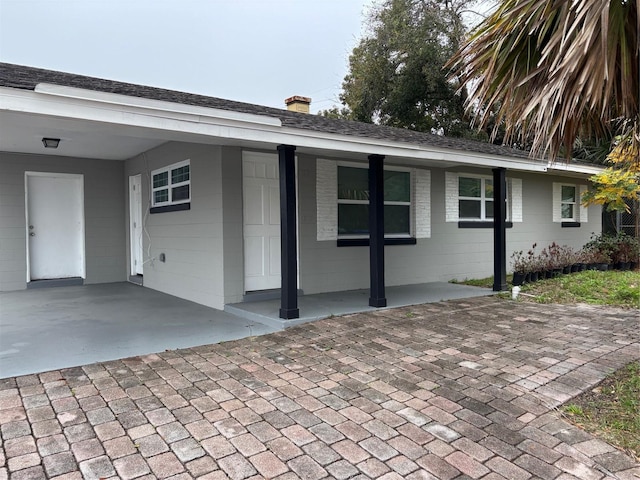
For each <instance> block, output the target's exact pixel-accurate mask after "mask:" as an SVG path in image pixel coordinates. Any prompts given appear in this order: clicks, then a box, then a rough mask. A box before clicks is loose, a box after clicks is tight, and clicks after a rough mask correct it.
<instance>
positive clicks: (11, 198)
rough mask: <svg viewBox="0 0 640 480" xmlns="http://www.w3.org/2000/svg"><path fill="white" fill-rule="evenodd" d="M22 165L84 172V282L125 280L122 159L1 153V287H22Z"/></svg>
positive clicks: (24, 256) (24, 255) (26, 168)
mask: <svg viewBox="0 0 640 480" xmlns="http://www.w3.org/2000/svg"><path fill="white" fill-rule="evenodd" d="M26 171H33V172H54V173H75V174H83V175H84V213H85V255H86V266H87V267H86V274H87V278H86V279H85V283H86V284H90V283H107V282H119V281H124V280H125V279H126V276H125V273H126V269H125V261H126V243H125V242H126V240H125V227H124V225H125V223H124V221H125V215H124V209H125V192H124V185H123V183H122V175H123V171H124V166H123V162H118V161H109V160H94V159H83V158H69V157H55V156H47V155H25V154H14V153H0V291H9V290H22V289H25V288H26V277H27V273H26V272H27V249H26V224H25V218H26V217H25V172H26Z"/></svg>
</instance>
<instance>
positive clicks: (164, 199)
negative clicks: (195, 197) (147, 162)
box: [151, 160, 191, 208]
mask: <svg viewBox="0 0 640 480" xmlns="http://www.w3.org/2000/svg"><path fill="white" fill-rule="evenodd" d="M190 167H191V165H190V160H184V161H182V162H178V163H174V164H173V165H169V166H167V167H164V168H159V169H157V170H154V171H152V172H151V206H152V207H153V208H156V207H168V206H171V205H181V204H185V203H189V202H190V201H191V171H190Z"/></svg>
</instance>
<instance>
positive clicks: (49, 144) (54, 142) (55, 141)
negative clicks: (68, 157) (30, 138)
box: [42, 137, 60, 148]
mask: <svg viewBox="0 0 640 480" xmlns="http://www.w3.org/2000/svg"><path fill="white" fill-rule="evenodd" d="M42 144H43V145H44V148H58V145H60V139H59V138H47V137H43V138H42Z"/></svg>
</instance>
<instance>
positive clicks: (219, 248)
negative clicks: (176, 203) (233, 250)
mask: <svg viewBox="0 0 640 480" xmlns="http://www.w3.org/2000/svg"><path fill="white" fill-rule="evenodd" d="M221 152H222V151H221V147H218V146H210V145H199V144H189V143H178V142H169V143H166V144H164V145H161V146H159V147H157V148H155V149H152V150H149V151H147V152H146V153H144V154H142V155H139V156H137V157H134V158H132V159H130V160H127V162H126V166H125V172H124V174H125V179H124V182H123V183H127V182H128V177H129V176H131V175H137V174H141V175H142V203H143V228H144V233H143V254H144V285H145V286H146V287H149V288H152V289H154V290H159V291H161V292H165V293H168V294H170V295H175V296H177V297H181V298H185V299H187V300H191V301H193V302H197V303H200V304H203V305H207V306H210V307H214V308H218V309H222V308H223V306H224V303H225V301H224V264H223V258H224V257H223V254H222V252H223V229H224V227H223V190H222V161H221V156H222V153H221ZM184 160H190V162H191V163H190V165H191V167H190V170H191V209H190V210H184V211H176V212H163V213H156V214H149V199H150V181H151V180H150V177H151V172H152V171H153V170H155V169H158V168H162V167H166V166H168V165H171V164H174V163H177V162H181V161H184ZM127 202H128V194H127ZM240 221H242V219H241V218H240ZM126 223H127V238H128V237H129V235H128V229H129V226H128V223H129V222H128V221H127V222H126ZM127 243H128V242H127ZM161 253H164V255H165V261H164V262H161V261H160V254H161ZM129 255H130V251H129V245H127V256H129Z"/></svg>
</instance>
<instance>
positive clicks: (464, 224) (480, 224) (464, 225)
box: [458, 220, 513, 228]
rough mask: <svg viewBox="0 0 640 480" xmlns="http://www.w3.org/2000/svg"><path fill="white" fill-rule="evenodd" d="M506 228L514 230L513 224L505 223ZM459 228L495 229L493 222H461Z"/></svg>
mask: <svg viewBox="0 0 640 480" xmlns="http://www.w3.org/2000/svg"><path fill="white" fill-rule="evenodd" d="M505 227H506V228H513V222H505ZM458 228H493V222H476V221H473V220H470V221H464V220H463V221H459V222H458Z"/></svg>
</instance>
